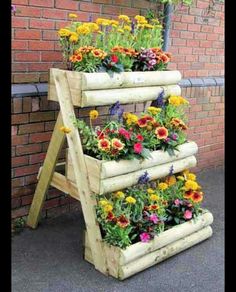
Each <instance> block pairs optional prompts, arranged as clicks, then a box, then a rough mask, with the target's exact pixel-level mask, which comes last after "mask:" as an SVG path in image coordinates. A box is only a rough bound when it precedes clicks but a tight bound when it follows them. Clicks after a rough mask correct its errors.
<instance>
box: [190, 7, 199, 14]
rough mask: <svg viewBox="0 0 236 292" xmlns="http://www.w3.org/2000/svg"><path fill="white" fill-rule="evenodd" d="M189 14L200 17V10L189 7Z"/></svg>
mask: <svg viewBox="0 0 236 292" xmlns="http://www.w3.org/2000/svg"><path fill="white" fill-rule="evenodd" d="M189 14H191V15H199V16H202V9H200V8H193V7H190V9H189Z"/></svg>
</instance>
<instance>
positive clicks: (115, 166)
mask: <svg viewBox="0 0 236 292" xmlns="http://www.w3.org/2000/svg"><path fill="white" fill-rule="evenodd" d="M178 150H179V151H177V150H176V151H174V152H175V155H173V156H171V155H169V154H168V152H167V151H163V150H157V151H153V152H152V153H151V158H148V159H143V160H142V159H134V160H120V161H119V162H117V161H107V162H103V163H102V165H101V178H109V177H113V176H118V175H121V174H125V173H130V172H133V171H135V170H139V169H147V168H149V167H153V166H157V165H161V164H164V163H168V162H172V161H175V160H179V159H182V158H185V157H188V156H191V155H194V154H196V153H197V151H198V146H197V144H196V143H195V142H193V141H191V142H187V143H184V144H182V145H180V146H179V147H178ZM89 159H90V157H89V156H87V157H86V158H85V160H86V163H87V161H88V160H89ZM92 165H93V164H91V166H92ZM89 171H90V172H94V170H93V169H90V170H89Z"/></svg>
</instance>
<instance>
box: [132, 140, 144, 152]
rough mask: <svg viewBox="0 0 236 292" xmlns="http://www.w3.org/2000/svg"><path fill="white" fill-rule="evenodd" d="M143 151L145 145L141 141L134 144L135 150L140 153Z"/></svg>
mask: <svg viewBox="0 0 236 292" xmlns="http://www.w3.org/2000/svg"><path fill="white" fill-rule="evenodd" d="M142 151H143V145H142V144H141V143H135V144H134V152H135V153H137V154H140V153H141V152H142Z"/></svg>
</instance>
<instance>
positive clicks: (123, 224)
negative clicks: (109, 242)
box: [117, 215, 129, 228]
mask: <svg viewBox="0 0 236 292" xmlns="http://www.w3.org/2000/svg"><path fill="white" fill-rule="evenodd" d="M117 225H118V226H120V227H121V228H125V227H126V226H128V225H129V219H127V218H126V217H125V215H121V216H120V217H118V218H117Z"/></svg>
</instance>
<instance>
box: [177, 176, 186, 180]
mask: <svg viewBox="0 0 236 292" xmlns="http://www.w3.org/2000/svg"><path fill="white" fill-rule="evenodd" d="M177 179H179V180H182V181H184V180H185V179H184V177H183V176H182V175H179V176H177Z"/></svg>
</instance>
